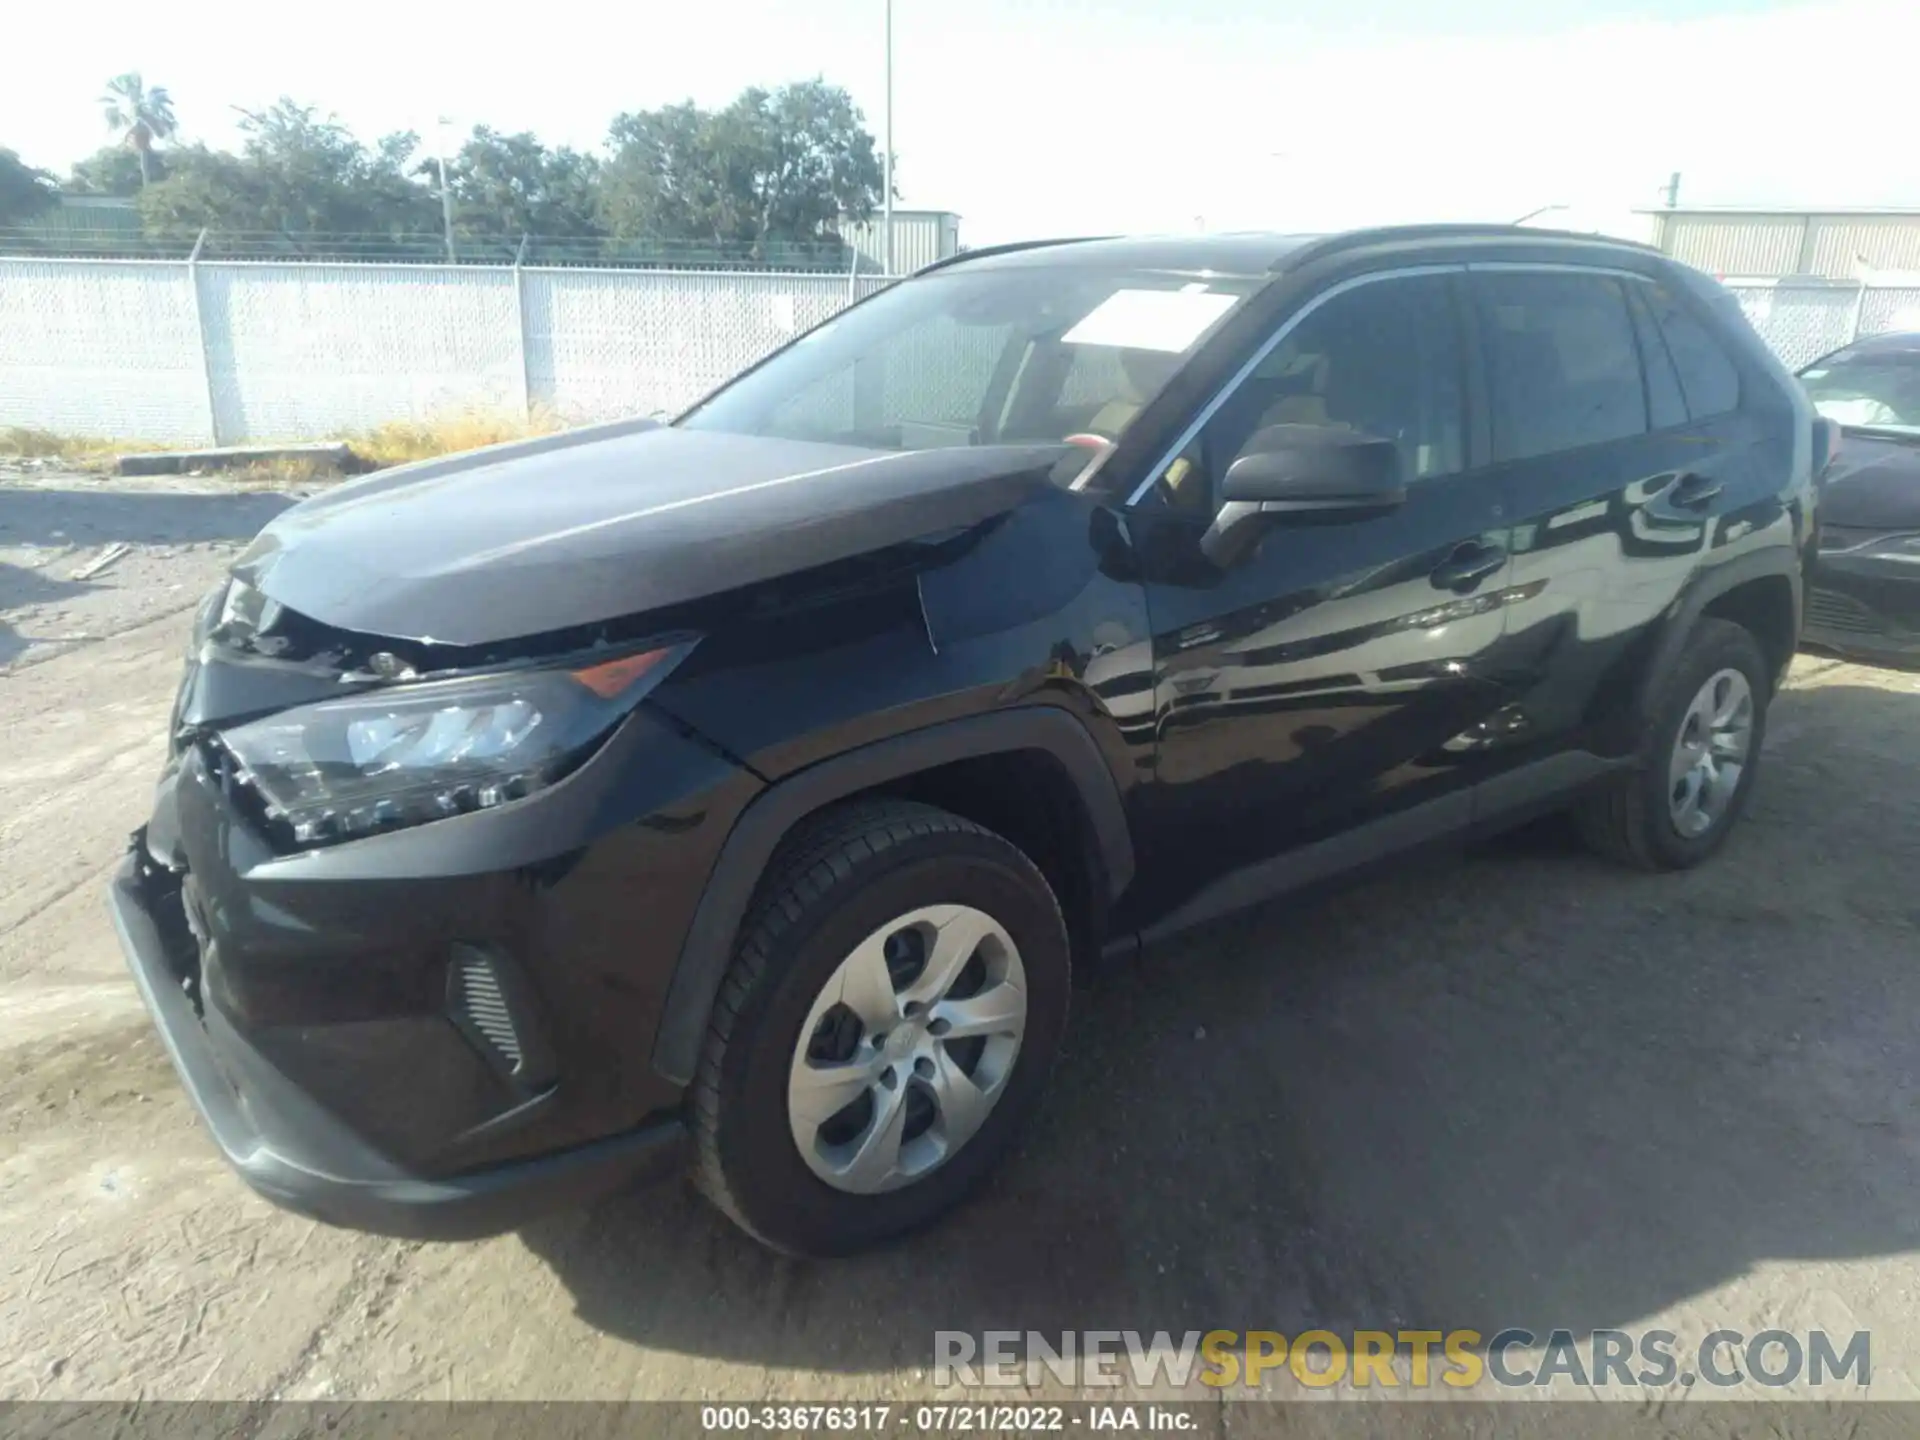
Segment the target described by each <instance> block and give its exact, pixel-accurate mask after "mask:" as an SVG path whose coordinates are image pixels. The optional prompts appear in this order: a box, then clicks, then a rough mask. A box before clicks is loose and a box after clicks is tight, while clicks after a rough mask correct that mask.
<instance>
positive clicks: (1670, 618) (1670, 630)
mask: <svg viewBox="0 0 1920 1440" xmlns="http://www.w3.org/2000/svg"><path fill="white" fill-rule="evenodd" d="M1756 580H1785V581H1786V582H1787V584H1788V586H1789V587H1790V588H1791V589H1792V591H1793V627H1794V635H1793V639H1794V644H1792V645H1789V646H1788V647H1787V660H1786V664H1788V665H1790V664H1792V663H1793V652H1794V649H1795V647H1796V646H1797V644H1798V642H1799V634H1800V626H1801V615H1802V613H1803V607H1804V604H1805V599H1804V586H1805V581H1804V579H1803V577H1802V574H1801V570H1800V565H1799V552H1798V551H1797V550H1789V549H1787V548H1785V547H1782V546H1774V547H1769V548H1768V549H1765V550H1756V551H1753V552H1752V553H1750V554H1747V555H1743V556H1740V557H1738V558H1737V559H1730V560H1726V561H1723V562H1722V563H1720V564H1719V565H1716V566H1714V567H1713V568H1711V569H1709V570H1705V571H1702V572H1700V573H1699V574H1698V575H1697V576H1696V578H1695V580H1694V582H1693V583H1692V584H1691V585H1689V586H1688V587H1687V588H1686V589H1685V590H1684V591H1682V592H1681V594H1680V595H1679V597H1678V598H1677V599H1675V601H1674V603H1673V605H1672V607H1671V608H1670V609H1669V610H1668V612H1667V615H1666V618H1665V619H1664V620H1663V622H1662V623H1661V626H1660V630H1659V638H1658V639H1657V640H1656V641H1655V643H1654V647H1653V651H1652V653H1651V654H1650V655H1649V656H1648V657H1647V662H1646V664H1645V665H1644V666H1643V667H1642V668H1641V671H1640V675H1639V678H1638V680H1637V681H1636V683H1635V685H1634V692H1633V704H1632V706H1631V708H1630V709H1629V710H1628V711H1627V714H1626V718H1627V719H1628V720H1629V721H1630V722H1631V723H1632V724H1633V725H1634V726H1635V727H1636V728H1635V737H1636V738H1637V735H1638V729H1637V727H1638V726H1639V725H1640V724H1641V723H1642V722H1644V721H1645V720H1646V719H1647V711H1648V707H1649V706H1650V705H1651V704H1652V703H1653V697H1654V696H1655V695H1656V694H1658V692H1659V685H1660V678H1661V676H1663V675H1665V674H1666V673H1667V671H1668V670H1669V669H1671V668H1672V666H1673V663H1674V661H1675V660H1676V659H1677V658H1678V656H1679V654H1680V652H1681V650H1682V649H1683V648H1684V647H1685V646H1686V644H1687V642H1688V641H1689V640H1690V639H1691V638H1692V636H1693V634H1694V631H1695V629H1696V627H1697V626H1698V625H1699V623H1700V619H1701V617H1702V616H1704V615H1705V614H1706V612H1707V609H1708V607H1710V606H1711V605H1712V604H1713V603H1714V601H1716V600H1719V599H1722V598H1724V597H1725V596H1728V595H1731V594H1732V593H1733V592H1734V591H1735V590H1738V589H1739V588H1740V587H1741V586H1743V585H1749V584H1752V583H1753V582H1754V581H1756ZM1756 638H1763V637H1756ZM1785 675H1786V667H1785V665H1783V666H1782V667H1781V669H1780V672H1779V673H1778V674H1774V675H1770V676H1768V677H1767V678H1768V681H1769V683H1770V684H1771V685H1772V687H1773V689H1774V690H1776V691H1777V690H1778V689H1779V686H1780V683H1781V681H1782V680H1783V679H1784V678H1785Z"/></svg>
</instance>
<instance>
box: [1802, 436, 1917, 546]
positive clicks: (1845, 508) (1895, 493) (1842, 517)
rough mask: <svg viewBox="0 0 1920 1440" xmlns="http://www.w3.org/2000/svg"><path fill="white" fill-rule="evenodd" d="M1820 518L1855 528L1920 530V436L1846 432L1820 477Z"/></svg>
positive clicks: (1824, 522) (1826, 522)
mask: <svg viewBox="0 0 1920 1440" xmlns="http://www.w3.org/2000/svg"><path fill="white" fill-rule="evenodd" d="M1820 521H1821V523H1822V524H1825V525H1839V526H1844V527H1846V528H1847V529H1850V530H1852V529H1860V530H1868V529H1872V530H1920V440H1914V441H1905V440H1889V439H1882V438H1880V437H1879V436H1874V435H1866V434H1862V433H1861V432H1860V431H1858V430H1849V431H1847V432H1846V436H1845V438H1844V439H1843V440H1842V441H1841V444H1840V453H1839V454H1838V455H1837V456H1835V457H1834V461H1833V464H1832V466H1830V467H1829V468H1828V470H1827V474H1826V478H1825V479H1824V480H1823V481H1822V482H1821V486H1820Z"/></svg>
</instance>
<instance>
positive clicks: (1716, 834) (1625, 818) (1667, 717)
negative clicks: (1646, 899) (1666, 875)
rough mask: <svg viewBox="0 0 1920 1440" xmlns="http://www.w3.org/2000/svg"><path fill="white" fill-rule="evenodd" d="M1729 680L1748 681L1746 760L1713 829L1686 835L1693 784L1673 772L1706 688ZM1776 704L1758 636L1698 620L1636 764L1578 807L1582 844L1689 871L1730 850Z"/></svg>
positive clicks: (1646, 864) (1635, 861)
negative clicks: (1683, 806) (1687, 791)
mask: <svg viewBox="0 0 1920 1440" xmlns="http://www.w3.org/2000/svg"><path fill="white" fill-rule="evenodd" d="M1729 673H1731V674H1735V675H1738V676H1740V677H1741V678H1742V679H1743V680H1744V681H1745V683H1746V686H1747V690H1748V694H1749V696H1750V699H1751V722H1750V725H1749V727H1748V734H1747V743H1746V749H1745V756H1744V760H1743V761H1742V762H1741V764H1740V767H1739V773H1738V777H1737V780H1736V781H1735V782H1734V783H1733V784H1732V785H1731V787H1730V793H1728V794H1726V795H1725V796H1724V799H1723V800H1722V802H1721V803H1720V806H1719V808H1718V810H1717V811H1716V813H1714V814H1713V815H1712V817H1711V820H1710V822H1709V823H1708V824H1707V825H1706V828H1704V829H1702V830H1700V831H1698V833H1691V834H1690V833H1686V831H1685V829H1684V828H1683V825H1682V823H1681V819H1680V818H1679V816H1678V815H1677V814H1676V810H1677V808H1678V807H1679V805H1680V801H1679V799H1678V798H1677V797H1678V796H1679V794H1680V793H1681V788H1680V787H1681V786H1683V785H1684V784H1685V783H1686V782H1685V781H1674V780H1673V779H1672V778H1671V776H1672V774H1673V769H1672V767H1673V766H1674V765H1676V764H1678V763H1680V761H1679V755H1678V747H1679V746H1680V744H1681V743H1682V741H1683V740H1684V739H1685V735H1684V734H1683V727H1684V726H1686V725H1687V723H1688V719H1689V714H1690V712H1691V711H1692V710H1693V707H1694V704H1695V701H1696V698H1697V697H1700V696H1701V694H1702V688H1703V687H1704V686H1706V685H1707V684H1708V682H1709V681H1710V680H1715V679H1716V678H1717V677H1721V676H1724V675H1727V674H1729ZM1736 688H1737V687H1733V686H1729V687H1728V689H1730V690H1731V689H1736ZM1771 699H1772V693H1771V678H1770V670H1769V667H1768V665H1767V661H1766V656H1765V654H1764V653H1763V652H1762V651H1761V649H1760V644H1759V642H1758V641H1757V640H1755V639H1754V637H1753V635H1752V634H1751V633H1750V632H1749V631H1747V630H1745V629H1743V628H1742V627H1740V626H1739V625H1735V624H1733V623H1732V622H1731V621H1727V620H1719V619H1713V618H1707V619H1703V620H1701V621H1699V622H1698V623H1697V624H1696V625H1695V626H1694V630H1693V633H1692V634H1691V635H1690V636H1689V637H1688V639H1687V642H1686V645H1685V646H1684V647H1683V649H1682V650H1681V652H1680V655H1679V657H1678V659H1677V660H1676V661H1675V663H1674V665H1673V667H1672V669H1671V670H1669V671H1668V673H1667V674H1666V675H1665V676H1664V677H1663V678H1662V679H1661V680H1660V681H1659V682H1658V688H1657V690H1656V692H1655V696H1654V699H1653V702H1652V704H1651V705H1650V707H1649V711H1648V713H1649V717H1650V718H1649V720H1648V722H1647V728H1646V730H1645V731H1644V733H1643V735H1642V737H1641V745H1640V754H1639V756H1638V758H1637V760H1636V762H1635V764H1634V765H1633V767H1632V768H1631V769H1629V770H1626V771H1623V772H1621V773H1620V774H1618V775H1616V776H1614V777H1612V778H1611V779H1610V780H1609V781H1608V782H1607V783H1606V784H1605V785H1604V786H1603V787H1602V788H1600V789H1599V790H1597V791H1595V792H1594V793H1592V794H1591V795H1589V796H1587V797H1585V798H1584V799H1582V801H1581V802H1580V803H1579V804H1578V805H1577V806H1576V807H1575V809H1574V811H1573V817H1574V823H1575V825H1576V827H1577V828H1578V829H1579V831H1580V834H1581V836H1582V838H1583V839H1585V841H1586V842H1587V844H1588V845H1589V846H1591V847H1592V848H1593V849H1594V850H1596V851H1598V852H1599V853H1600V854H1602V855H1605V856H1607V857H1608V858H1609V859H1613V860H1618V861H1620V862H1621V863H1623V864H1627V865H1631V866H1634V867H1636V868H1638V869H1641V870H1685V869H1689V868H1691V867H1692V866H1695V865H1698V864H1700V862H1701V861H1703V860H1706V859H1707V858H1708V857H1709V856H1711V855H1713V854H1714V852H1715V851H1717V850H1718V849H1719V848H1720V847H1721V846H1722V845H1723V844H1725V843H1726V839H1727V836H1728V834H1729V833H1730V832H1731V831H1732V830H1733V827H1734V825H1735V824H1736V823H1737V822H1738V820H1739V818H1740V814H1741V812H1742V811H1743V810H1744V809H1745V808H1746V804H1747V799H1748V797H1749V796H1750V795H1751V794H1752V792H1753V783H1754V780H1755V778H1756V777H1757V776H1758V774H1759V768H1760V754H1761V749H1762V746H1763V744H1764V742H1765V740H1766V724H1767V706H1768V702H1769V701H1770V700H1771Z"/></svg>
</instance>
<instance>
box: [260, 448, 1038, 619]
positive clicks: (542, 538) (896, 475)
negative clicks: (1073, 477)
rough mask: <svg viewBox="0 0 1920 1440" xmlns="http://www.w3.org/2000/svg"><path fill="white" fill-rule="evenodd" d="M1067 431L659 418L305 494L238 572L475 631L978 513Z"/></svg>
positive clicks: (660, 591)
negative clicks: (729, 426)
mask: <svg viewBox="0 0 1920 1440" xmlns="http://www.w3.org/2000/svg"><path fill="white" fill-rule="evenodd" d="M1067 452H1068V447H1065V446H1062V445H1020V446H1011V445H996V446H976V447H969V448H953V449H939V450H918V451H904V452H901V451H890V450H865V449H854V448H850V447H846V446H839V445H822V444H815V443H811V442H804V441H795V440H771V439H762V438H757V437H751V436H743V435H723V434H716V433H712V432H705V431H690V430H678V429H673V428H669V427H665V426H660V425H657V424H655V423H654V422H652V421H622V422H619V423H617V424H614V425H603V426H597V427H593V428H590V429H583V430H575V431H570V432H568V433H566V434H563V435H556V436H548V437H545V438H542V439H539V440H532V441H525V442H521V443H517V444H513V445H506V446H497V447H493V448H490V449H487V450H480V451H474V452H471V453H469V454H465V455H459V456H452V457H449V458H446V459H441V460H432V461H427V462H425V463H422V464H418V465H408V466H403V467H401V468H399V469H395V470H389V471H384V472H382V473H380V474H377V475H372V476H368V477H367V478H365V479H363V480H358V481H354V482H352V483H350V484H346V485H341V486H339V487H337V488H336V489H333V490H330V491H328V492H326V493H324V494H321V495H318V496H315V497H314V498H312V499H310V500H308V501H306V502H304V503H303V504H300V505H297V506H295V507H294V508H293V509H291V510H288V511H286V512H285V513H283V514H282V515H280V516H279V517H277V518H276V519H275V520H274V521H273V523H272V524H270V525H268V526H267V528H266V529H265V530H263V531H262V532H261V533H260V536H259V538H258V539H256V540H255V541H254V543H253V544H252V545H251V546H250V547H249V548H248V549H247V551H246V553H245V554H243V555H242V556H241V557H240V559H239V561H238V562H236V564H235V566H234V572H235V573H236V574H238V575H240V576H242V577H243V578H244V579H246V580H248V581H249V583H251V584H253V585H255V586H257V587H258V588H260V589H261V590H263V591H264V592H265V593H266V594H267V595H268V596H269V597H271V598H272V599H274V600H277V601H279V602H280V603H281V604H282V605H285V606H286V607H287V608H289V609H291V610H295V611H298V612H299V613H300V614H302V615H306V616H309V617H311V618H313V619H315V620H319V621H321V622H323V623H325V624H328V625H333V626H337V627H339V628H341V629H345V630H353V631H358V632H361V633H363V634H370V635H381V636H389V637H393V638H396V639H408V640H421V641H433V642H438V643H446V644H454V645H477V644H485V643H487V642H490V641H496V640H504V639H511V638H516V637H519V636H524V635H537V634H540V633H543V632H546V631H551V630H559V629H563V628H565V627H568V626H572V625H582V624H591V623H594V622H597V621H602V620H611V619H614V618H617V617H620V616H627V615H636V614H639V613H642V612H644V611H648V610H655V609H659V608H661V607H663V606H668V605H676V604H680V603H682V602H685V601H689V600H697V599H699V598H701V597H702V596H706V595H712V594H717V593H719V592H720V591H723V590H731V589H734V588H736V587H738V586H742V585H748V584H752V583H754V582H756V581H761V580H768V579H772V578H775V577H777V576H780V575H787V574H792V573H794V572H796V571H800V570H805V569H809V568H811V567H813V566H816V565H823V564H827V563H830V562H832V561H835V560H841V559H845V558H847V557H849V556H853V555H858V554H862V553H865V552H868V551H871V550H875V549H878V548H880V547H882V546H885V545H892V544H899V543H901V542H904V541H908V540H913V539H915V538H917V537H920V536H923V535H930V534H934V533H937V532H943V531H950V530H953V529H955V528H959V527H965V526H970V525H975V524H978V523H980V522H981V521H983V520H986V519H988V518H990V517H992V516H994V515H997V514H1000V513H1002V512H1003V511H1005V510H1008V509H1010V508H1012V507H1013V506H1015V505H1018V504H1019V503H1020V502H1021V501H1022V500H1023V499H1025V498H1026V497H1027V496H1029V495H1031V494H1032V493H1033V492H1034V491H1035V490H1036V489H1037V488H1038V487H1041V486H1044V485H1046V484H1048V483H1049V482H1048V478H1047V477H1048V471H1049V470H1050V468H1051V467H1052V466H1053V465H1054V464H1055V463H1057V462H1058V461H1059V460H1060V459H1061V457H1062V455H1063V454H1065V453H1067Z"/></svg>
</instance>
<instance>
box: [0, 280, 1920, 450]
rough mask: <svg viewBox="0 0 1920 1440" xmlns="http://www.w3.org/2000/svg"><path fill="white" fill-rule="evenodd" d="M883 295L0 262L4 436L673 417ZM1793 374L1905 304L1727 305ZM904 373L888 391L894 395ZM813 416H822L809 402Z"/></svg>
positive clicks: (1851, 295)
mask: <svg viewBox="0 0 1920 1440" xmlns="http://www.w3.org/2000/svg"><path fill="white" fill-rule="evenodd" d="M888 283H890V282H888V281H886V280H885V279H882V278H880V277H877V276H870V275H852V274H836V275H826V274H801V273H791V272H740V273H726V272H715V271H666V270H597V269H585V268H561V267H550V266H530V265H529V266H483V265H459V266H447V265H400V264H387V265H348V264H301V263H284V264H283V263H238V262H230V261H209V260H197V261H191V262H185V263H182V262H167V261H145V260H97V259H96V260H73V259H59V260H54V259H38V258H31V259H30V258H13V257H8V258H0V427H5V426H12V425H20V426H27V427H31V428H34V429H44V430H52V431H56V432H59V433H63V434H69V435H79V436H93V437H100V438H124V439H140V440H157V441H164V442H169V443H176V442H177V443H184V444H206V443H214V444H242V443H247V442H252V441H278V440H298V439H325V438H332V437H335V436H339V435H342V434H350V433H353V432H355V431H360V430H367V429H371V428H373V427H374V426H377V425H380V424H383V423H385V422H387V421H392V420H406V421H426V420H431V419H433V418H435V417H436V416H438V415H442V414H445V413H447V412H452V411H473V410H482V411H488V412H495V413H505V414H508V415H513V414H520V413H534V412H550V413H552V414H555V415H557V416H559V417H560V418H561V419H563V420H569V421H584V420H598V419H610V418H614V417H616V416H622V415H635V414H640V415H645V414H653V413H664V412H672V411H676V410H679V409H681V408H683V407H684V406H686V405H688V404H690V403H691V402H692V401H694V400H696V399H698V398H699V397H700V396H701V395H703V394H705V393H706V392H707V391H709V390H711V389H712V388H713V387H714V386H716V385H718V384H719V383H720V382H721V381H723V380H725V379H726V378H727V377H728V376H730V375H732V374H734V373H736V372H737V371H739V370H741V369H743V368H744V367H746V366H747V365H749V364H751V363H752V362H753V361H755V360H757V359H759V358H760V357H761V356H762V355H764V354H766V353H767V352H768V351H769V350H771V349H773V348H774V347H775V346H777V345H779V344H781V343H783V342H784V341H786V340H788V339H790V338H791V337H792V336H794V335H796V334H798V333H799V332H800V331H802V330H805V329H807V328H809V327H811V326H813V325H815V324H817V323H819V322H820V321H821V320H824V319H826V318H827V317H828V316H830V315H832V314H833V313H834V312H835V311H837V310H839V309H840V308H841V307H843V306H845V305H846V304H848V303H849V302H850V301H852V300H855V299H858V298H860V297H862V296H864V295H867V294H871V293H872V292H873V291H874V290H876V289H878V288H881V287H882V286H884V285H886V284H888ZM1731 288H1732V289H1733V292H1734V294H1735V295H1736V296H1737V297H1738V298H1739V300H1740V304H1741V306H1742V308H1744V309H1745V311H1746V313H1747V314H1748V316H1749V317H1750V318H1751V319H1752V321H1753V323H1754V325H1755V327H1756V328H1757V329H1758V330H1759V332H1760V334H1761V335H1762V336H1763V337H1765V339H1766V340H1767V342H1768V343H1769V344H1770V345H1771V346H1773V348H1774V349H1775V350H1776V351H1777V352H1778V353H1779V354H1780V356H1781V358H1782V359H1783V360H1784V361H1786V363H1787V364H1788V365H1789V366H1790V367H1792V368H1794V369H1798V368H1799V367H1801V366H1803V365H1805V364H1806V363H1807V362H1809V361H1811V360H1814V359H1817V358H1818V357H1819V356H1821V355H1824V354H1826V353H1827V352H1829V351H1831V350H1834V349H1837V348H1838V347H1839V346H1841V345H1844V344H1846V343H1847V342H1848V341H1850V340H1852V339H1854V338H1855V337H1856V336H1860V335H1868V334H1876V333H1879V332H1882V331H1887V330H1896V329H1917V330H1920V287H1888V286H1876V285H1864V286H1862V285H1853V284H1832V283H1828V284H1807V283H1804V282H1797V283H1796V282H1788V281H1781V282H1775V283H1768V284H1741V285H1735V286H1733V287H1731ZM908 358H911V357H903V359H902V364H901V365H900V366H899V367H895V368H898V369H899V370H900V374H899V375H898V376H897V377H893V378H892V379H890V382H889V383H890V384H892V383H897V384H900V385H906V386H908V387H909V388H911V387H912V384H913V373H914V367H913V366H912V365H910V364H907V363H906V360H907V359H908ZM826 398H831V397H826Z"/></svg>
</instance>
